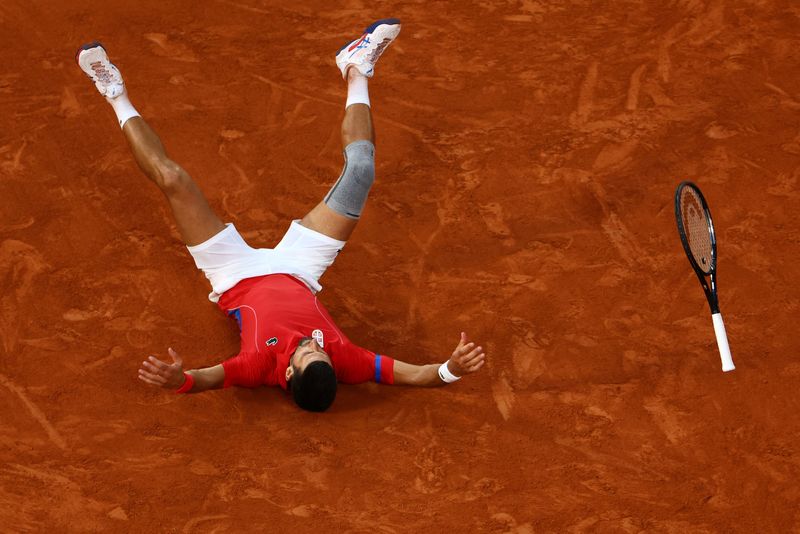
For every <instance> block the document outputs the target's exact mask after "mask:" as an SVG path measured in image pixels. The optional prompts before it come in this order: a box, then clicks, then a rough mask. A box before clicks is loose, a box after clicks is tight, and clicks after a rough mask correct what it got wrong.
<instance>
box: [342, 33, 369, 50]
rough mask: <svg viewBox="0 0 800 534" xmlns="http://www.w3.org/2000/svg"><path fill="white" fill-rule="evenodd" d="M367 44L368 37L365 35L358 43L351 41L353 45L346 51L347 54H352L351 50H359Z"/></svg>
mask: <svg viewBox="0 0 800 534" xmlns="http://www.w3.org/2000/svg"><path fill="white" fill-rule="evenodd" d="M368 44H369V37H367V34H366V33H365V34H364V35H362V36H361V38H360V39H359V40H358V41H353V44H351V45H350V48H348V49H347V51H348V52H352V51H353V50H360V49H362V48H364V47H365V46H367V45H368Z"/></svg>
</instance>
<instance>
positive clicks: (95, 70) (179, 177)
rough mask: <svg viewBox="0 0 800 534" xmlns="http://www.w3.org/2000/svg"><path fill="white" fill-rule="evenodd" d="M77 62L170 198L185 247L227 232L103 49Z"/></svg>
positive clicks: (92, 49) (88, 50)
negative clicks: (133, 99)
mask: <svg viewBox="0 0 800 534" xmlns="http://www.w3.org/2000/svg"><path fill="white" fill-rule="evenodd" d="M76 60H77V62H78V65H79V66H80V67H81V70H83V72H84V73H86V75H87V76H89V78H91V79H92V81H94V82H95V87H97V90H98V91H99V92H100V94H101V95H103V96H104V97H105V98H106V101H108V103H109V104H111V107H112V108H113V109H114V113H116V115H117V120H118V122H119V125H120V127H121V128H122V131H123V133H124V134H125V138H126V139H127V140H128V145H129V146H130V147H131V151H132V152H133V156H134V158H135V159H136V163H137V165H139V168H140V169H141V170H142V172H144V174H145V175H146V176H147V177H148V178H149V179H150V180H152V181H153V183H155V184H156V185H157V186H158V187H159V188H160V189H161V191H162V192H163V193H164V195H165V196H166V197H167V200H168V201H169V203H170V206H171V207H172V213H173V215H174V217H175V222H176V223H177V225H178V230H179V231H180V233H181V237H182V238H183V241H184V243H185V244H186V245H187V246H193V245H198V244H200V243H202V242H204V241H206V240H208V239H209V238H211V237H213V236H214V235H216V234H217V233H219V232H220V231H221V230H223V229H224V228H225V225H224V224H223V223H222V221H220V220H219V218H218V217H217V215H216V214H215V213H214V211H213V210H212V209H211V207H210V206H209V205H208V201H207V200H206V198H205V197H204V196H203V193H202V192H201V191H200V188H199V187H198V186H197V184H196V183H195V182H194V180H192V178H191V177H190V176H189V174H188V173H187V172H186V171H185V170H183V168H182V167H181V166H180V165H178V164H177V163H175V162H174V161H172V160H171V159H169V157H168V156H167V153H166V151H165V150H164V145H163V144H162V143H161V140H160V139H159V138H158V136H157V135H156V133H155V132H154V131H153V130H152V129H151V128H150V126H148V125H147V123H146V122H145V121H144V119H142V117H141V116H139V113H138V112H137V111H136V109H135V108H134V107H133V106H132V105H131V103H130V100H129V99H128V94H127V91H126V90H125V84H124V82H123V81H122V75H121V74H120V72H119V70H118V69H117V67H116V66H114V64H113V63H111V62H110V61H109V60H108V56H107V55H106V51H105V49H104V48H103V46H102V45H101V44H100V43H97V42H95V43H89V44H87V45H84V46H82V47H81V48H80V49H79V50H78V54H77V55H76Z"/></svg>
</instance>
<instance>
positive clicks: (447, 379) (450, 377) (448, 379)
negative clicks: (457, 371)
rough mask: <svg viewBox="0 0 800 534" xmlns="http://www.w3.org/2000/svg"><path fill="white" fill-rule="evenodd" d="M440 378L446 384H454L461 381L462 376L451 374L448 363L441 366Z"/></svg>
mask: <svg viewBox="0 0 800 534" xmlns="http://www.w3.org/2000/svg"><path fill="white" fill-rule="evenodd" d="M439 378H441V379H442V382H444V383H445V384H452V383H453V382H456V381H458V380H461V377H460V376H456V375H454V374H453V373H451V372H450V369H448V368H447V362H444V363H443V364H442V365H440V366H439Z"/></svg>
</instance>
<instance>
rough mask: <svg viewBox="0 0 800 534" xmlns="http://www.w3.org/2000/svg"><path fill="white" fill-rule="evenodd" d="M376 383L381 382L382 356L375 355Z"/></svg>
mask: <svg viewBox="0 0 800 534" xmlns="http://www.w3.org/2000/svg"><path fill="white" fill-rule="evenodd" d="M375 382H378V383H379V384H380V382H381V355H380V354H376V355H375Z"/></svg>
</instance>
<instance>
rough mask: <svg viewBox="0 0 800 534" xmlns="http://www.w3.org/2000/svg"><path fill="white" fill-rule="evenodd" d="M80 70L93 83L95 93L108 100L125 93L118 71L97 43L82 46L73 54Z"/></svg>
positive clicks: (123, 83) (101, 46)
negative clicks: (95, 89)
mask: <svg viewBox="0 0 800 534" xmlns="http://www.w3.org/2000/svg"><path fill="white" fill-rule="evenodd" d="M75 61H77V62H78V66H79V67H80V68H81V70H82V71H83V72H84V73H85V74H86V75H87V76H88V77H89V78H91V80H92V81H93V82H94V86H95V87H97V91H98V92H99V93H100V94H101V95H103V96H104V97H106V98H108V99H113V98H116V97H118V96H120V95H121V94H123V93H124V92H125V82H123V81H122V74H120V72H119V69H118V68H117V67H116V66H115V65H114V64H113V63H111V62H110V61H109V60H108V54H106V50H105V48H103V45H102V44H100V43H99V42H97V41H94V42H91V43H88V44H85V45H83V46H82V47H80V48H79V49H78V52H77V53H76V54H75Z"/></svg>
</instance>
